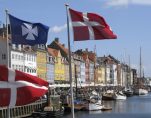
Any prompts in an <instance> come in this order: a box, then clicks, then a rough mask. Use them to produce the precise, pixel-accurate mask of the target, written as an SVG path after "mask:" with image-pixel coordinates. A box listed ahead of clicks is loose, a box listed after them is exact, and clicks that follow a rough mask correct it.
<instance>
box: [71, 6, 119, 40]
mask: <svg viewBox="0 0 151 118" xmlns="http://www.w3.org/2000/svg"><path fill="white" fill-rule="evenodd" d="M69 13H70V17H71V20H72V27H73V33H74V41H83V40H101V39H116V38H117V36H116V35H115V34H114V33H113V31H112V30H111V28H110V26H109V25H108V24H107V23H106V21H105V20H104V18H103V17H102V16H99V15H97V14H95V13H82V12H79V11H75V10H73V9H71V8H69Z"/></svg>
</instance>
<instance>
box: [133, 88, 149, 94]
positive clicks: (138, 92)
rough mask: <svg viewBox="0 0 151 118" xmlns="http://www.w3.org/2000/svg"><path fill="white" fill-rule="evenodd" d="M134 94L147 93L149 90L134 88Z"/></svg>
mask: <svg viewBox="0 0 151 118" xmlns="http://www.w3.org/2000/svg"><path fill="white" fill-rule="evenodd" d="M134 94H135V95H147V94H148V91H147V90H146V89H143V88H137V89H134Z"/></svg>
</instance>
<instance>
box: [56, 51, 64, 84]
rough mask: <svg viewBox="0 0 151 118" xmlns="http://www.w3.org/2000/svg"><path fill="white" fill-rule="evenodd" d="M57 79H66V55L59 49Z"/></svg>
mask: <svg viewBox="0 0 151 118" xmlns="http://www.w3.org/2000/svg"><path fill="white" fill-rule="evenodd" d="M55 81H65V65H64V57H62V56H61V53H60V51H59V50H58V56H57V57H56V58H55Z"/></svg>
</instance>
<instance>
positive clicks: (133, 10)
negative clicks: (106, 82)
mask: <svg viewBox="0 0 151 118" xmlns="http://www.w3.org/2000/svg"><path fill="white" fill-rule="evenodd" d="M65 4H69V6H70V8H72V9H75V10H77V11H81V12H92V13H97V14H99V15H101V16H103V17H104V18H105V20H106V22H107V23H108V25H109V26H110V27H111V28H112V30H113V32H114V33H115V34H116V35H117V39H116V40H98V41H94V40H89V41H82V42H81V41H80V42H74V41H73V34H72V29H70V38H71V50H72V51H75V50H77V49H83V50H85V49H86V48H88V50H89V51H94V50H95V46H96V51H95V52H96V53H97V56H98V57H100V56H104V55H109V54H110V55H112V56H114V57H115V58H117V59H118V60H119V61H121V62H124V63H127V64H130V66H131V67H132V68H135V69H138V70H139V61H140V60H139V56H140V47H141V49H142V65H143V69H144V74H145V76H147V77H151V61H150V59H151V53H150V51H151V13H150V11H151V0H0V26H2V24H3V23H5V21H6V14H5V10H6V9H7V10H8V11H9V13H10V14H12V15H13V16H15V17H17V18H19V19H22V20H25V21H29V22H35V23H36V22H40V23H43V24H45V25H47V26H49V34H48V41H47V44H50V43H51V42H52V41H53V40H54V38H55V37H58V38H59V41H60V42H61V43H64V44H65V46H66V47H68V44H67V41H68V38H67V25H66V24H67V21H66V17H67V14H66V8H65ZM129 60H130V61H129Z"/></svg>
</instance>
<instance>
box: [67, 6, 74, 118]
mask: <svg viewBox="0 0 151 118" xmlns="http://www.w3.org/2000/svg"><path fill="white" fill-rule="evenodd" d="M65 6H66V14H67V33H68V53H69V78H70V93H71V106H72V118H74V97H73V86H72V68H71V49H70V32H69V17H68V8H69V5H68V4H65Z"/></svg>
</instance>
